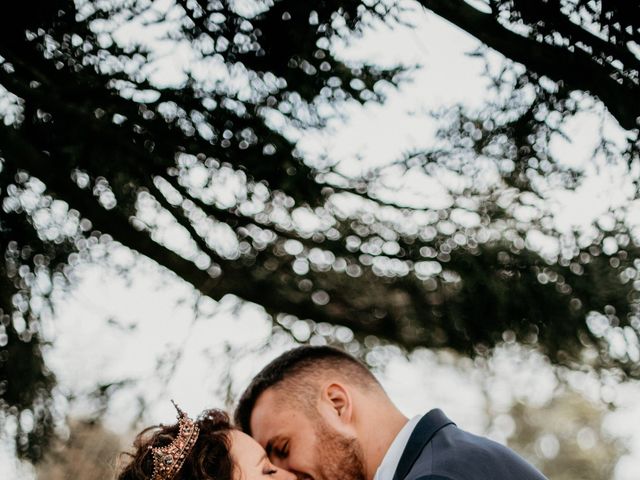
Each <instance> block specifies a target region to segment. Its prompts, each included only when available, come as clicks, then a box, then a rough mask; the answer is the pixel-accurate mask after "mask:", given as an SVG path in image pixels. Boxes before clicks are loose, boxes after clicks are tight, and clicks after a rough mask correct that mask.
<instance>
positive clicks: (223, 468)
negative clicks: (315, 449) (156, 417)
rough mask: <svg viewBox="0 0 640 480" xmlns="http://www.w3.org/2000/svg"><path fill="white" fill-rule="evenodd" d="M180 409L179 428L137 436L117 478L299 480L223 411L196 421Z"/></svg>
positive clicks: (205, 414) (151, 430)
mask: <svg viewBox="0 0 640 480" xmlns="http://www.w3.org/2000/svg"><path fill="white" fill-rule="evenodd" d="M174 405H175V404H174ZM176 409H177V410H178V422H177V423H176V424H174V425H169V426H163V425H160V426H158V427H150V428H147V429H146V430H143V431H142V432H141V433H140V434H139V435H138V436H137V438H136V440H135V441H134V444H133V446H134V449H135V450H134V451H133V452H132V453H130V454H129V456H130V457H131V460H130V462H129V463H128V464H127V465H126V466H125V467H124V468H123V470H122V471H121V472H120V474H119V475H118V480H259V479H265V478H270V479H273V480H295V478H296V476H295V475H293V474H292V473H289V472H287V471H285V470H282V469H279V468H277V467H275V466H274V465H273V464H272V463H271V462H270V461H269V458H268V457H267V455H266V453H265V451H264V449H263V448H262V447H261V446H260V445H259V444H258V443H257V442H256V441H255V440H254V439H252V438H251V437H250V436H248V435H246V434H244V433H242V432H241V431H239V430H237V429H235V428H233V427H232V426H231V424H230V422H229V417H228V416H227V414H225V413H224V412H222V411H220V410H207V411H205V412H203V413H202V415H201V416H200V417H199V418H198V419H197V420H196V421H193V420H191V419H190V418H189V417H188V416H187V415H186V414H185V413H184V412H183V411H181V410H180V409H179V408H178V407H177V406H176Z"/></svg>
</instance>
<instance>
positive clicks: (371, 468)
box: [361, 407, 409, 480]
mask: <svg viewBox="0 0 640 480" xmlns="http://www.w3.org/2000/svg"><path fill="white" fill-rule="evenodd" d="M370 418H373V419H374V421H372V422H368V423H367V424H366V426H364V427H363V434H364V435H363V436H362V438H363V440H362V441H361V445H362V448H363V451H364V459H365V468H366V477H365V478H366V480H373V477H374V476H375V474H376V471H377V470H378V467H379V466H380V464H381V463H382V460H383V459H384V456H385V455H386V454H387V451H388V450H389V447H390V446H391V444H392V443H393V441H394V440H395V438H396V437H397V436H398V433H400V430H402V428H403V427H404V426H405V425H406V424H407V422H408V421H409V419H408V418H407V417H405V416H404V415H403V414H402V413H401V412H400V411H399V410H398V409H396V408H395V407H393V408H392V409H391V408H389V409H384V411H380V412H377V414H376V415H372V416H371V417H370Z"/></svg>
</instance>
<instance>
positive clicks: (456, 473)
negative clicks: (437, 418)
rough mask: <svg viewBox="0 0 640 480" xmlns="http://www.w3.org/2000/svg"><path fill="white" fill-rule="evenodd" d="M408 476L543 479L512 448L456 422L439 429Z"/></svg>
mask: <svg viewBox="0 0 640 480" xmlns="http://www.w3.org/2000/svg"><path fill="white" fill-rule="evenodd" d="M408 478H411V479H415V480H467V479H470V478H495V479H505V480H506V479H512V478H520V479H523V480H525V479H526V480H544V476H542V474H540V473H539V472H538V471H537V470H536V469H535V468H534V467H533V466H531V465H530V464H529V463H528V462H527V461H526V460H524V459H523V458H522V457H520V456H519V455H518V454H517V453H515V452H514V451H513V450H511V449H509V448H507V447H505V446H504V445H501V444H499V443H497V442H494V441H493V440H490V439H488V438H486V437H480V436H478V435H474V434H472V433H469V432H466V431H464V430H461V429H459V428H458V427H457V426H455V425H454V424H450V425H447V426H446V427H444V428H442V429H441V430H439V431H438V432H437V433H436V434H435V435H434V436H433V438H432V439H431V441H430V442H429V443H428V445H425V448H424V449H423V450H422V452H421V454H420V455H419V456H418V458H417V459H416V462H415V463H414V466H413V468H412V469H411V474H410V475H409V477H408Z"/></svg>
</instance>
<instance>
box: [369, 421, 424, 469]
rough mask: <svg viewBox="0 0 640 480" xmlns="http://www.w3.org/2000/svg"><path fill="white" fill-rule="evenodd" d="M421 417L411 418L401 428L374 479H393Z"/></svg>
mask: <svg viewBox="0 0 640 480" xmlns="http://www.w3.org/2000/svg"><path fill="white" fill-rule="evenodd" d="M421 418H422V415H416V416H415V417H413V418H412V419H411V420H409V421H408V422H407V423H406V424H405V426H404V427H402V430H400V432H399V433H398V435H396V438H395V439H394V440H393V442H392V443H391V446H390V447H389V450H387V453H386V454H385V456H384V458H383V459H382V463H381V464H380V466H379V467H378V470H377V471H376V474H375V476H374V477H373V480H392V479H393V475H394V474H395V473H396V469H397V468H398V464H399V463H400V457H402V453H403V452H404V449H405V448H406V447H407V443H408V442H409V437H411V434H412V433H413V430H414V429H415V428H416V425H417V424H418V422H419V421H420V419H421Z"/></svg>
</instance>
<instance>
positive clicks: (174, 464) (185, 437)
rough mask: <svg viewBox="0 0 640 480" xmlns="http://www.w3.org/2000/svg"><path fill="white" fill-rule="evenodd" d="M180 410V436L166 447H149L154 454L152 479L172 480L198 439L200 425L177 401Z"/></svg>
mask: <svg viewBox="0 0 640 480" xmlns="http://www.w3.org/2000/svg"><path fill="white" fill-rule="evenodd" d="M171 402H172V403H173V405H174V406H175V407H176V410H177V411H178V436H177V437H176V438H175V439H174V440H173V442H171V443H170V444H169V445H165V446H164V447H149V449H150V450H151V454H152V455H153V474H152V475H151V480H172V479H173V478H174V477H175V476H176V475H177V473H178V472H179V471H180V469H181V468H182V465H183V464H184V461H185V460H186V459H187V456H188V455H189V453H190V452H191V449H192V448H193V446H194V445H195V443H196V440H198V434H199V433H200V427H198V425H196V423H195V422H194V421H193V420H191V419H190V418H189V417H188V416H187V414H186V413H184V412H183V411H182V410H180V408H179V407H178V405H176V404H175V402H174V401H173V400H172V401H171Z"/></svg>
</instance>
